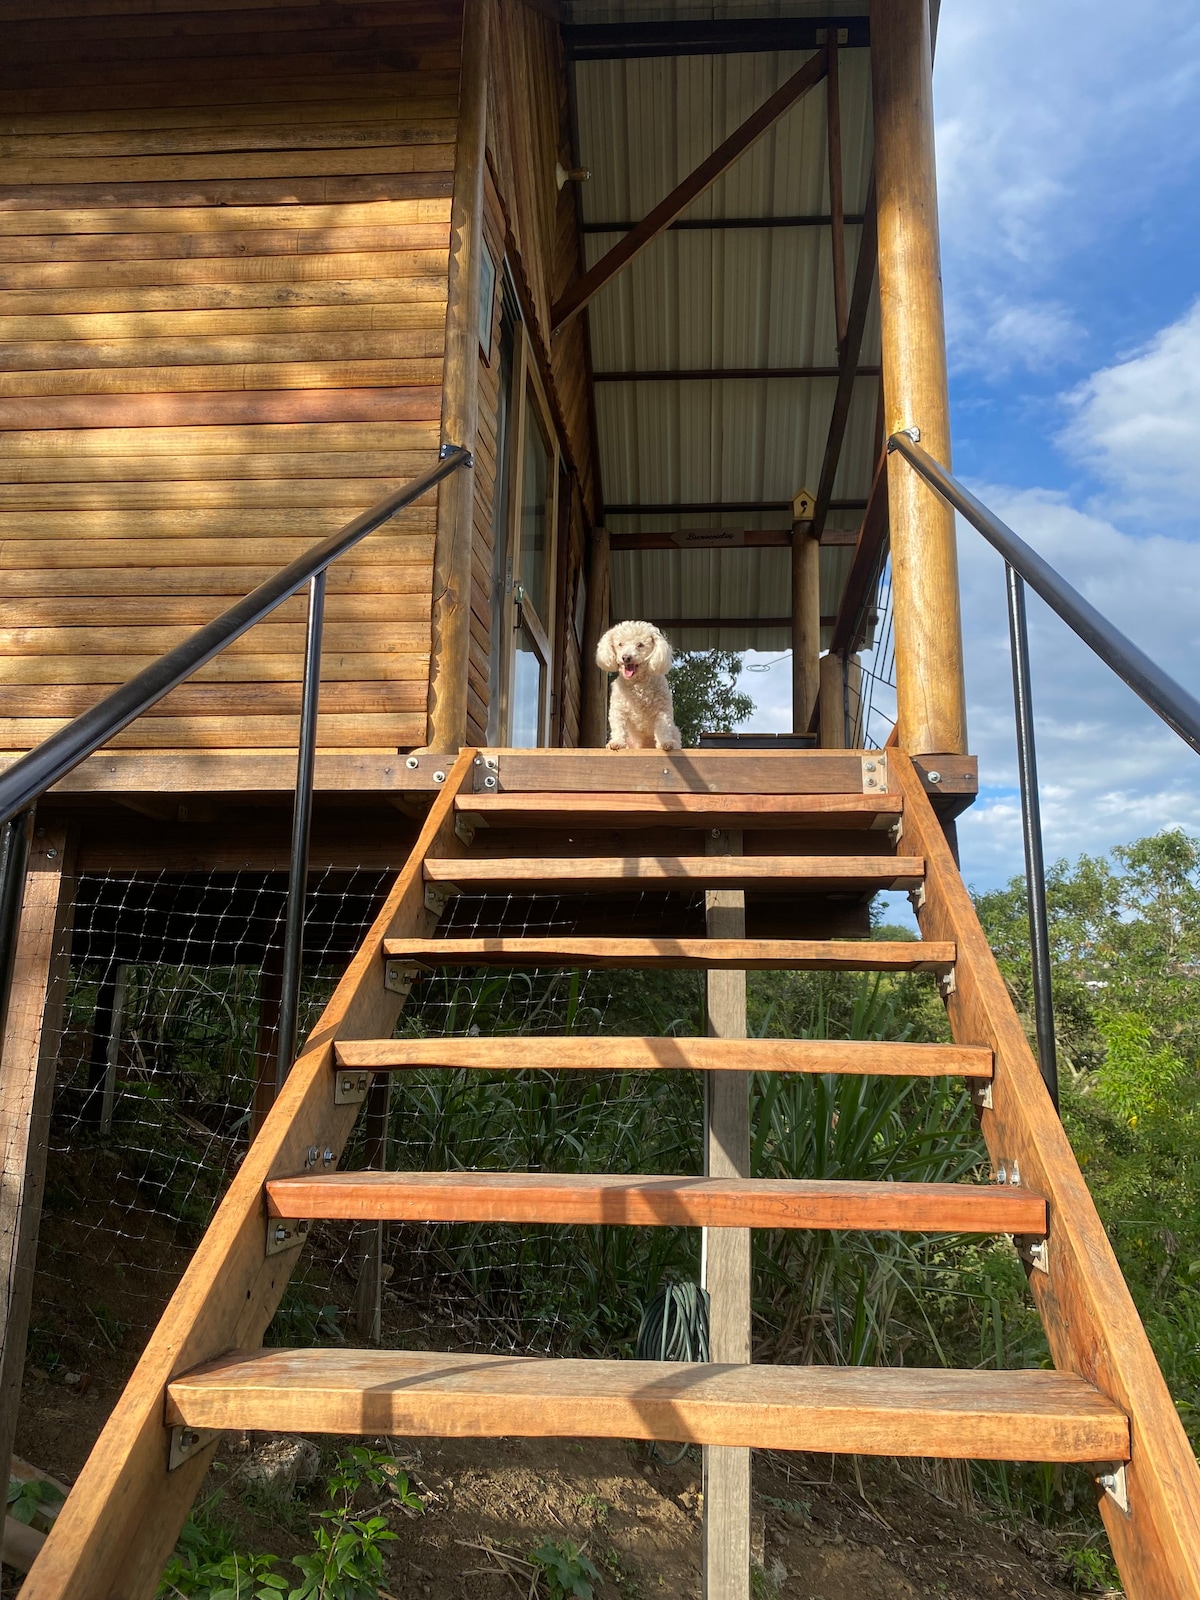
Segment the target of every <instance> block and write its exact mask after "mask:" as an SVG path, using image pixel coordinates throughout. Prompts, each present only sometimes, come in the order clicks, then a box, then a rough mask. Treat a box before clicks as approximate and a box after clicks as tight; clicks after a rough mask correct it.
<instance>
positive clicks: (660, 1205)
mask: <svg viewBox="0 0 1200 1600" xmlns="http://www.w3.org/2000/svg"><path fill="white" fill-rule="evenodd" d="M266 1191H267V1212H268V1214H269V1215H270V1216H273V1217H307V1218H310V1219H312V1218H318V1217H319V1218H323V1219H326V1220H331V1219H334V1218H345V1219H357V1220H377V1221H387V1222H564V1223H609V1224H613V1225H617V1226H622V1227H686V1228H832V1229H857V1230H865V1231H875V1230H883V1229H897V1230H899V1231H901V1232H913V1233H1017V1234H1037V1235H1041V1234H1044V1233H1045V1231H1046V1202H1045V1201H1044V1200H1043V1199H1042V1198H1041V1197H1040V1196H1039V1195H1035V1194H1032V1193H1030V1192H1029V1191H1027V1190H1023V1189H1019V1188H1008V1187H1001V1186H1000V1185H999V1184H988V1185H982V1184H969V1183H865V1182H844V1183H839V1182H837V1181H827V1180H826V1181H822V1180H814V1179H789V1178H698V1177H674V1176H669V1175H666V1174H664V1175H646V1174H625V1173H622V1174H612V1173H560V1172H520V1173H518V1172H330V1173H314V1174H313V1175H312V1176H310V1177H298V1178H273V1179H271V1181H270V1182H269V1183H268V1184H267V1186H266Z"/></svg>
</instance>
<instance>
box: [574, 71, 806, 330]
mask: <svg viewBox="0 0 1200 1600" xmlns="http://www.w3.org/2000/svg"><path fill="white" fill-rule="evenodd" d="M827 64H828V58H827V56H826V53H825V52H824V51H822V52H821V53H820V54H818V55H815V56H810V58H809V59H808V60H807V61H806V62H805V63H804V65H803V66H802V67H801V68H800V70H799V72H795V73H793V74H792V76H791V77H790V78H789V79H788V80H787V82H786V83H784V84H782V85H781V86H780V87H779V88H778V89H776V91H775V93H774V94H773V95H770V96H768V98H767V99H766V100H764V101H763V103H762V105H761V106H759V108H758V110H757V111H754V112H752V113H751V114H750V116H748V117H747V118H746V120H745V122H743V123H742V125H741V127H740V128H737V129H735V130H734V132H733V133H731V134H730V135H729V137H728V139H725V140H724V141H723V142H722V143H721V144H719V145H718V146H717V148H716V149H715V150H714V151H713V153H712V154H711V155H710V156H708V157H707V158H706V159H705V160H704V161H702V162H701V163H700V165H699V166H698V167H696V168H695V170H694V171H692V172H690V173H689V174H688V176H687V177H686V178H685V179H684V180H683V182H682V183H679V184H676V186H675V188H674V189H672V190H671V192H670V194H669V195H667V196H666V198H665V199H663V200H660V201H659V203H658V204H657V205H656V206H655V207H654V209H653V211H650V212H648V213H647V215H646V216H644V217H643V218H642V220H641V222H639V223H638V225H637V227H636V228H631V229H630V231H629V232H628V233H627V234H626V235H625V237H624V238H623V239H620V240H619V241H618V242H617V243H616V244H615V245H613V247H612V249H611V250H609V251H608V252H607V253H606V254H604V255H603V256H601V257H600V260H599V261H597V262H596V264H595V266H594V267H592V268H591V269H590V270H589V271H587V272H585V273H584V275H583V276H582V277H581V278H576V280H575V282H574V283H572V284H570V285H568V287H567V289H566V290H565V291H564V292H563V294H562V296H561V297H560V298H559V299H558V300H557V301H556V302H555V304H554V306H553V308H552V309H551V312H550V325H551V328H552V330H553V332H554V333H557V332H558V331H559V329H560V328H562V327H564V326H565V325H566V324H567V323H568V322H569V321H570V320H571V318H572V317H574V316H576V315H577V314H578V313H579V312H580V311H582V310H583V308H584V306H585V305H587V303H588V301H589V300H591V299H592V298H593V296H595V295H596V294H598V293H599V292H600V290H601V289H603V288H604V286H605V285H606V284H608V283H610V282H611V281H612V279H613V278H615V277H616V275H617V274H618V273H619V272H621V271H622V270H623V269H624V268H625V267H627V266H628V265H629V263H630V262H631V261H633V260H634V259H635V257H637V256H639V255H640V254H641V253H642V251H643V250H644V249H645V248H646V246H647V245H648V244H650V243H651V242H652V241H653V240H654V239H656V238H657V237H658V235H659V234H660V233H662V232H663V230H664V229H665V228H666V227H667V226H668V225H669V224H670V223H672V222H674V220H675V218H676V217H677V216H679V214H680V213H681V212H683V211H686V210H687V208H688V206H690V205H691V204H692V202H693V201H694V200H697V199H698V198H699V197H700V196H701V195H702V194H703V193H704V192H705V190H706V189H710V188H711V187H712V186H713V184H714V183H716V181H717V179H718V178H719V177H720V176H721V174H722V173H723V172H726V171H728V169H729V168H730V167H731V166H732V165H733V164H734V162H735V161H736V160H737V159H738V157H739V156H742V155H744V154H745V153H746V151H747V150H749V149H750V147H751V145H753V144H756V143H757V142H758V140H759V139H761V138H762V136H763V134H765V133H766V132H767V131H768V130H769V129H770V128H772V127H773V126H774V125H775V123H776V122H778V121H779V119H780V117H781V116H782V115H783V114H784V112H785V111H788V110H790V109H791V107H792V106H793V105H795V103H796V101H797V100H799V99H801V97H802V96H804V95H806V94H807V93H808V91H809V90H810V89H811V88H813V86H814V85H815V84H818V83H820V81H821V79H822V78H823V77H824V76H825V71H826V67H827Z"/></svg>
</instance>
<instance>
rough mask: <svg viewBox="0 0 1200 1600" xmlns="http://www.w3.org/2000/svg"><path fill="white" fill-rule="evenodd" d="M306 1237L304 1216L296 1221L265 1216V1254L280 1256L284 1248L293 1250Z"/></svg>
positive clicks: (306, 1222)
mask: <svg viewBox="0 0 1200 1600" xmlns="http://www.w3.org/2000/svg"><path fill="white" fill-rule="evenodd" d="M307 1238H308V1221H307V1219H306V1218H304V1217H301V1218H300V1219H299V1220H297V1221H291V1220H287V1221H285V1220H284V1218H283V1217H268V1218H267V1249H266V1253H267V1255H269V1256H280V1255H282V1254H283V1253H284V1251H285V1250H295V1249H296V1248H297V1247H298V1246H300V1245H302V1244H303V1243H304V1241H305V1239H307Z"/></svg>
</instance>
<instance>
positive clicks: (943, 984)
mask: <svg viewBox="0 0 1200 1600" xmlns="http://www.w3.org/2000/svg"><path fill="white" fill-rule="evenodd" d="M921 887H922V888H924V887H925V886H924V884H922V885H921ZM957 988H958V979H957V978H956V977H955V976H954V968H953V967H947V968H946V970H945V972H943V973H942V975H941V977H940V978H939V979H938V990H939V992H940V994H941V997H942V999H943V1000H949V998H950V996H951V995H952V994H953V993H954V991H955V990H956V989H957Z"/></svg>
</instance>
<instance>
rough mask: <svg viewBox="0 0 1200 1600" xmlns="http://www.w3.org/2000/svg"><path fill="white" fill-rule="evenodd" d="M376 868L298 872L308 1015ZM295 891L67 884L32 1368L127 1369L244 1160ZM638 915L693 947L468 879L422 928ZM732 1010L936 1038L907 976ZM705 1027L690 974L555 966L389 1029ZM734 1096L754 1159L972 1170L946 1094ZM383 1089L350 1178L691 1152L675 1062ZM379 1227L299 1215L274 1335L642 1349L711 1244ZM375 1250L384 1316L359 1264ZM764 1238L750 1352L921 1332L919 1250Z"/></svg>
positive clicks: (365, 910)
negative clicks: (652, 1318) (903, 1286)
mask: <svg viewBox="0 0 1200 1600" xmlns="http://www.w3.org/2000/svg"><path fill="white" fill-rule="evenodd" d="M391 881H392V874H391V873H380V872H336V873H335V872H325V873H323V874H321V875H314V878H313V880H312V884H311V888H310V893H309V897H308V915H307V924H306V965H305V975H304V982H303V987H302V1008H301V1028H302V1032H303V1031H304V1030H306V1029H308V1028H309V1027H311V1026H312V1024H313V1022H314V1021H315V1020H316V1018H317V1016H318V1015H319V1013H320V1011H321V1008H322V1007H323V1005H324V1004H325V1003H326V1001H327V1000H328V998H329V996H330V995H331V993H332V991H333V988H334V987H335V985H336V983H337V981H338V979H339V978H340V976H341V974H342V972H343V971H344V969H345V966H346V963H347V961H348V960H349V957H350V956H351V954H352V953H353V951H354V950H355V949H356V948H357V946H358V944H359V943H360V942H361V939H362V937H363V935H364V934H365V932H366V930H367V928H368V927H369V925H370V922H371V920H372V918H373V916H374V914H375V912H376V911H377V909H378V907H379V906H380V904H381V903H382V901H383V898H384V896H385V894H386V891H387V888H388V886H389V885H390V883H391ZM285 896H286V881H285V879H284V878H283V877H282V876H281V875H264V874H261V873H259V874H255V873H249V872H240V873H210V874H189V875H167V874H159V875H143V876H131V875H124V876H122V875H115V874H112V875H103V874H90V873H89V874H86V875H84V876H82V877H81V878H79V879H78V880H77V883H76V888H75V893H74V904H73V907H72V915H71V919H70V921H71V924H72V931H71V933H70V935H69V939H70V979H69V985H68V992H67V1000H66V1007H65V1013H64V1022H63V1027H62V1032H61V1038H60V1039H59V1041H58V1069H57V1082H56V1091H55V1098H54V1106H53V1118H52V1127H51V1140H50V1150H49V1161H48V1170H47V1184H46V1195H45V1207H44V1213H43V1221H42V1228H41V1239H40V1245H39V1256H38V1274H37V1280H36V1285H35V1296H34V1306H33V1315H32V1323H31V1335H30V1355H31V1359H32V1362H33V1365H34V1368H35V1369H36V1370H37V1371H38V1372H39V1373H40V1374H43V1375H46V1376H49V1377H50V1378H51V1379H53V1380H55V1381H61V1382H65V1383H76V1384H77V1383H79V1382H86V1381H87V1380H88V1374H89V1373H93V1374H95V1375H96V1376H97V1377H98V1378H99V1379H103V1378H104V1377H105V1376H107V1377H109V1378H112V1379H114V1380H115V1379H116V1378H119V1377H120V1376H121V1375H122V1373H123V1372H125V1371H127V1370H128V1369H129V1368H130V1367H132V1364H133V1362H134V1360H135V1359H136V1356H137V1354H138V1352H139V1351H140V1349H141V1347H142V1345H143V1344H144V1342H145V1339H146V1338H147V1337H148V1335H149V1333H150V1331H151V1330H152V1328H153V1326H154V1323H155V1321H156V1320H157V1318H158V1315H159V1314H160V1312H161V1310H162V1307H163V1306H164V1305H165V1303H166V1300H167V1299H168V1298H169V1295H170V1293H171V1291H172V1289H173V1288H174V1286H175V1284H176V1282H177V1281H178V1278H179V1276H180V1274H181V1272H182V1270H183V1268H184V1267H185V1265H186V1263H187V1260H188V1259H189V1257H190V1254H191V1251H192V1250H193V1249H194V1247H195V1245H196V1244H197V1242H198V1241H199V1239H200V1237H201V1236H202V1234H203V1231H204V1229H205V1227H206V1225H207V1223H208V1222H209V1220H210V1218H211V1216H212V1214H213V1211H214V1210H215V1207H216V1204H217V1202H218V1200H219V1198H220V1196H221V1194H222V1193H223V1191H224V1189H225V1187H226V1186H227V1184H228V1182H229V1180H230V1178H231V1176H232V1175H233V1173H234V1172H235V1170H236V1168H237V1165H238V1163H239V1161H240V1160H241V1158H242V1156H243V1155H244V1153H245V1151H246V1149H247V1147H248V1143H249V1140H250V1137H251V1134H252V1131H253V1129H254V1127H255V1124H256V1118H257V1117H258V1116H260V1115H261V1114H262V1112H263V1110H264V1109H265V1107H266V1105H267V1104H269V1098H270V1094H269V1090H270V1085H271V1083H272V1082H273V1079H274V1042H275V1041H274V1028H273V1019H274V1004H273V995H274V994H275V993H276V992H277V989H273V987H272V985H273V982H274V981H275V980H274V979H273V974H275V973H277V972H278V966H279V955H280V950H281V946H282V928H283V914H284V902H285ZM633 929H636V931H637V932H638V933H639V934H641V935H643V936H653V935H654V934H655V933H660V934H662V935H678V936H687V935H690V936H696V935H702V934H703V931H704V905H703V897H702V896H686V895H673V896H668V895H648V894H641V895H625V896H622V897H620V899H619V900H614V898H612V897H604V896H588V895H583V896H578V897H573V898H571V899H565V898H564V899H556V898H554V897H553V896H546V897H539V898H528V899H526V898H520V897H515V896H510V895H495V896H491V897H480V898H476V897H466V896H463V897H460V898H458V899H455V900H452V901H451V903H450V908H449V910H448V911H447V913H446V915H445V917H444V918H443V919H442V923H441V926H440V930H439V931H440V932H441V933H442V934H444V935H447V936H459V937H465V936H470V935H485V934H490V933H497V932H500V931H503V932H504V933H505V934H506V935H509V936H514V935H520V934H523V933H524V934H542V935H553V934H561V935H564V936H565V935H571V934H576V935H585V934H596V933H609V934H611V933H615V932H626V931H629V930H633ZM749 1015H750V1030H751V1033H752V1034H770V1035H775V1036H781V1037H799V1036H805V1035H816V1036H833V1037H837V1036H860V1037H888V1036H890V1037H901V1036H907V1037H928V1038H936V1037H942V1036H944V1017H943V1015H942V1011H941V1006H940V1002H939V1001H938V999H937V995H936V991H935V989H934V988H933V985H932V982H931V980H929V979H927V978H925V977H922V976H919V975H911V976H907V977H905V976H900V977H887V978H881V977H879V976H875V977H866V978H863V977H858V976H855V975H852V974H840V975H831V974H820V973H799V972H778V973H755V974H751V975H750V979H749ZM703 1031H704V976H703V974H702V973H700V972H686V971H625V970H620V971H610V970H602V971H586V972H579V971H564V970H561V969H557V968H555V969H553V970H551V969H545V970H531V971H525V970H516V971H512V970H506V971H495V970H484V969H466V970H458V969H451V968H447V969H442V970H434V971H433V972H431V973H429V974H427V975H426V976H424V977H423V978H421V979H420V980H419V981H418V983H417V985H416V986H415V988H414V990H413V993H412V995H411V996H410V998H409V1000H408V1003H407V1004H406V1006H405V1009H404V1011H403V1013H402V1015H401V1017H400V1020H399V1023H398V1026H397V1032H398V1033H399V1034H401V1035H407V1036H417V1037H438V1036H464V1035H465V1036H472V1035H484V1036H496V1035H506V1034H507V1035H518V1036H520V1035H525V1036H529V1035H534V1034H550V1035H554V1034H572V1033H587V1034H600V1035H603V1034H611V1035H620V1034H634V1035H651V1036H655V1035H684V1034H696V1033H702V1032H703ZM256 1092H257V1095H258V1107H257V1112H256ZM752 1099H753V1117H754V1129H755V1134H754V1139H755V1147H754V1168H755V1171H756V1173H758V1174H759V1175H762V1176H772V1175H774V1176H780V1177H789V1176H790V1177H809V1176H837V1175H843V1176H856V1177H872V1176H875V1177H914V1176H917V1177H919V1176H924V1177H931V1176H932V1177H939V1178H950V1177H954V1176H958V1175H962V1174H966V1173H969V1172H971V1171H972V1170H974V1168H975V1166H976V1164H977V1163H978V1161H979V1148H978V1143H977V1138H976V1135H975V1130H974V1125H973V1122H972V1120H971V1118H970V1115H969V1112H968V1107H967V1102H966V1099H965V1097H964V1095H963V1093H962V1090H961V1086H953V1085H951V1084H948V1083H943V1082H935V1083H933V1084H930V1083H928V1082H926V1081H923V1080H916V1081H913V1080H905V1079H891V1080H889V1079H883V1080H879V1079H857V1078H830V1079H814V1078H808V1077H800V1076H796V1077H787V1078H779V1077H770V1078H763V1079H762V1080H761V1081H759V1080H758V1079H756V1080H755V1082H754V1086H753V1091H752ZM388 1100H389V1102H390V1104H389V1106H388V1109H387V1115H386V1128H387V1139H386V1152H385V1153H384V1152H381V1151H380V1149H379V1145H378V1140H377V1138H376V1142H375V1144H374V1145H372V1146H371V1148H370V1149H368V1148H367V1142H368V1138H369V1127H368V1121H369V1119H366V1118H360V1119H359V1123H358V1126H357V1127H356V1130H355V1133H354V1135H353V1136H352V1140H351V1144H350V1147H349V1148H348V1149H347V1151H346V1153H345V1156H344V1158H343V1162H342V1164H343V1166H347V1167H355V1166H361V1165H363V1164H364V1161H365V1158H367V1157H368V1156H369V1157H370V1158H371V1159H372V1160H373V1161H374V1162H377V1161H378V1159H379V1157H380V1155H381V1154H385V1159H386V1163H387V1165H389V1166H391V1167H394V1168H399V1169H412V1170H448V1169H455V1168H464V1169H472V1168H478V1169H495V1170H502V1171H536V1170H546V1171H561V1172H572V1171H599V1172H639V1171H641V1172H650V1173H653V1172H659V1173H680V1174H693V1173H698V1172H700V1171H701V1170H702V1164H703V1115H704V1114H703V1086H702V1084H701V1083H700V1082H699V1081H698V1077H697V1075H693V1074H689V1073H684V1072H673V1071H665V1072H638V1073H633V1072H625V1071H620V1070H617V1069H615V1068H614V1069H613V1070H607V1071H605V1070H601V1071H595V1072H578V1071H563V1072H557V1073H554V1072H542V1071H517V1072H481V1071H478V1070H470V1069H464V1070H451V1069H445V1068H425V1069H420V1070H416V1071H411V1072H402V1073H396V1074H394V1075H392V1077H391V1079H390V1081H389V1084H388ZM935 1133H936V1134H938V1135H942V1134H944V1135H945V1138H934V1137H933V1135H934V1134H935ZM935 1152H936V1153H935ZM935 1168H936V1170H935ZM383 1234H384V1237H383V1239H382V1245H380V1243H379V1241H378V1238H377V1235H376V1233H375V1232H374V1229H373V1227H372V1226H371V1225H355V1224H350V1223H320V1224H316V1225H314V1227H313V1229H312V1231H311V1233H310V1236H309V1243H308V1245H307V1247H306V1249H305V1251H304V1253H303V1255H302V1256H301V1258H300V1263H299V1266H298V1268H297V1270H296V1272H295V1274H294V1276H293V1279H292V1283H291V1285H290V1286H289V1289H288V1291H287V1293H286V1295H285V1298H284V1301H283V1304H282V1306H281V1308H280V1311H279V1313H278V1314H277V1316H276V1319H275V1322H274V1324H273V1326H272V1328H271V1330H270V1331H269V1334H268V1340H269V1341H270V1342H274V1343H282V1344H307V1343H321V1342H338V1341H346V1342H348V1343H351V1344H353V1343H362V1342H363V1341H364V1338H365V1337H371V1336H374V1337H377V1338H379V1339H381V1340H382V1342H383V1343H384V1344H388V1345H393V1346H396V1347H407V1348H463V1349H482V1350H492V1349H520V1350H527V1351H533V1352H542V1351H546V1352H549V1351H553V1352H555V1353H559V1354H565V1353H579V1354H601V1353H607V1354H631V1353H632V1349H633V1345H634V1341H635V1339H636V1335H637V1329H638V1324H639V1320H640V1317H641V1313H642V1310H643V1308H644V1306H645V1305H646V1303H647V1301H648V1300H649V1298H650V1297H651V1296H652V1295H653V1293H654V1292H655V1290H656V1288H658V1287H659V1286H660V1285H661V1284H662V1283H663V1282H664V1281H665V1280H670V1279H676V1280H686V1279H689V1278H690V1279H694V1278H695V1276H696V1273H697V1271H698V1263H699V1253H700V1239H699V1233H698V1230H695V1229H683V1228H654V1229H650V1228H646V1229H640V1228H623V1227H616V1226H602V1227H601V1226H597V1227H579V1226H571V1227H568V1226H558V1225H538V1226H527V1227H515V1226H504V1225H499V1224H492V1223H462V1224H430V1225H421V1224H416V1223H404V1224H390V1225H387V1227H386V1228H385V1229H384V1230H383ZM380 1250H381V1257H382V1277H383V1280H384V1282H383V1288H382V1292H381V1296H380V1299H381V1304H382V1316H381V1319H378V1320H374V1321H373V1320H372V1315H373V1313H372V1308H373V1307H374V1306H375V1304H376V1302H375V1290H374V1279H373V1278H372V1279H370V1284H371V1289H370V1296H369V1299H370V1304H369V1305H368V1306H366V1307H365V1308H364V1299H363V1292H362V1284H363V1276H364V1275H363V1263H364V1262H365V1261H368V1260H369V1259H371V1256H372V1252H375V1253H376V1255H375V1259H376V1260H378V1259H379V1252H380ZM756 1250H757V1255H756V1277H755V1295H756V1313H757V1322H758V1329H759V1336H758V1349H759V1350H760V1351H761V1352H762V1354H763V1355H764V1356H766V1357H768V1358H769V1357H774V1358H775V1359H787V1360H791V1359H813V1358H816V1359H842V1360H862V1359H879V1358H881V1357H882V1358H888V1355H889V1352H891V1353H893V1354H894V1350H895V1348H896V1345H895V1341H896V1339H897V1338H898V1337H900V1335H899V1334H898V1333H897V1329H898V1328H900V1326H901V1325H903V1328H904V1330H905V1331H904V1333H903V1338H904V1339H907V1340H909V1341H911V1340H912V1339H914V1338H917V1337H919V1336H922V1335H921V1330H920V1329H919V1328H917V1327H916V1326H915V1325H914V1324H912V1322H911V1319H910V1320H909V1321H908V1322H905V1321H904V1318H903V1317H902V1318H901V1319H900V1321H899V1322H897V1321H896V1319H895V1316H894V1313H895V1312H896V1309H897V1304H898V1301H897V1296H898V1295H900V1293H901V1290H900V1286H899V1285H900V1275H899V1273H898V1272H897V1270H896V1269H897V1266H898V1264H899V1262H900V1260H901V1258H903V1260H904V1262H905V1265H906V1268H907V1269H910V1270H915V1271H916V1272H917V1273H918V1274H920V1273H921V1272H922V1271H925V1270H926V1267H927V1266H929V1263H930V1262H931V1261H932V1257H931V1256H930V1253H929V1252H930V1246H929V1245H928V1244H927V1243H926V1242H920V1243H918V1242H915V1241H911V1240H907V1241H906V1240H902V1239H900V1238H899V1237H898V1236H887V1237H885V1236H869V1237H863V1236H858V1237H852V1236H849V1235H846V1236H841V1235H828V1234H819V1233H817V1234H812V1233H803V1234H801V1233H790V1232H789V1233H784V1232H780V1233H767V1232H764V1233H763V1234H761V1235H756ZM930 1270H932V1267H930Z"/></svg>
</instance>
